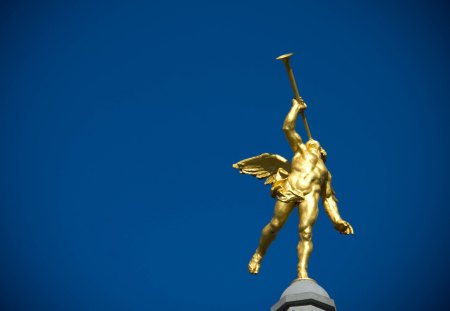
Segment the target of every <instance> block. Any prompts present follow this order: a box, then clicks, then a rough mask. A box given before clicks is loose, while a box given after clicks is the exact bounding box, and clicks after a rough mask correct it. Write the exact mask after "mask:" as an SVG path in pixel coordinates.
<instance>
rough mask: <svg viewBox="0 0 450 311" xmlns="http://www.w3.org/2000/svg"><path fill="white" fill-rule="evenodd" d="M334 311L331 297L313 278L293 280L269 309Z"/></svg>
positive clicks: (277, 310)
mask: <svg viewBox="0 0 450 311" xmlns="http://www.w3.org/2000/svg"><path fill="white" fill-rule="evenodd" d="M323 310H325V311H336V306H335V304H334V301H333V299H331V298H330V296H329V295H328V294H327V292H326V291H325V290H324V289H323V288H322V287H320V286H319V284H317V283H316V282H315V281H314V280H311V279H304V280H296V281H294V282H293V283H292V284H291V285H290V286H289V287H288V288H287V289H286V290H285V291H284V292H283V294H282V295H281V298H280V300H279V301H278V302H277V303H276V304H274V305H273V306H272V308H271V309H270V311H323Z"/></svg>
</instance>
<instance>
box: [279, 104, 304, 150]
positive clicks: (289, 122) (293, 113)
mask: <svg viewBox="0 0 450 311" xmlns="http://www.w3.org/2000/svg"><path fill="white" fill-rule="evenodd" d="M305 109H306V104H305V102H304V101H303V100H301V102H300V103H299V102H298V101H297V100H295V99H293V100H292V108H291V110H290V111H289V113H288V115H287V116H286V119H285V120H284V123H283V131H284V134H285V135H286V138H287V140H288V142H289V145H290V146H291V148H292V150H293V151H294V152H297V151H300V148H301V147H300V146H301V144H302V138H301V137H300V135H299V134H298V133H297V132H296V131H295V125H296V123H297V117H298V114H299V113H300V112H302V111H303V110H305Z"/></svg>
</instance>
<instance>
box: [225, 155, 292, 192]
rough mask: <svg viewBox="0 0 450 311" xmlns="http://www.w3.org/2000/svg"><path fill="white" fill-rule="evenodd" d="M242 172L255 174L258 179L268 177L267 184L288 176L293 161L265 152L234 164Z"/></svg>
mask: <svg viewBox="0 0 450 311" xmlns="http://www.w3.org/2000/svg"><path fill="white" fill-rule="evenodd" d="M233 167H234V168H235V169H238V170H239V171H240V173H241V174H248V175H253V176H255V177H256V178H258V179H262V178H266V181H265V182H264V184H265V185H267V184H272V183H274V182H275V181H276V180H277V179H280V178H286V177H287V175H289V173H290V172H291V163H289V161H288V160H286V159H285V158H283V157H282V156H280V155H278V154H272V153H263V154H260V155H258V156H255V157H251V158H248V159H244V160H242V161H239V162H238V163H235V164H233Z"/></svg>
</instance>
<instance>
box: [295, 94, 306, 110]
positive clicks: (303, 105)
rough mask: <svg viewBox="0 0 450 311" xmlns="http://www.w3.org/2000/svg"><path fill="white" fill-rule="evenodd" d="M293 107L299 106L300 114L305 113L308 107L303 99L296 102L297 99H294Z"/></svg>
mask: <svg viewBox="0 0 450 311" xmlns="http://www.w3.org/2000/svg"><path fill="white" fill-rule="evenodd" d="M292 106H298V108H299V110H300V112H302V111H304V110H305V109H306V108H307V107H308V106H307V105H306V103H305V102H304V101H303V98H301V97H300V100H296V99H295V98H293V99H292Z"/></svg>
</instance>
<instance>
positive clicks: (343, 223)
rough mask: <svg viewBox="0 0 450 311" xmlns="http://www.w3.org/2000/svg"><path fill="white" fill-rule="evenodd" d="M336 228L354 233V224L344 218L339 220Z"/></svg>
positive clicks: (341, 231) (345, 232)
mask: <svg viewBox="0 0 450 311" xmlns="http://www.w3.org/2000/svg"><path fill="white" fill-rule="evenodd" d="M334 228H335V229H336V230H337V231H339V232H340V233H343V234H353V228H352V226H351V225H350V224H349V223H348V222H346V221H345V220H342V219H340V220H338V221H337V222H336V223H335V224H334Z"/></svg>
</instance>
